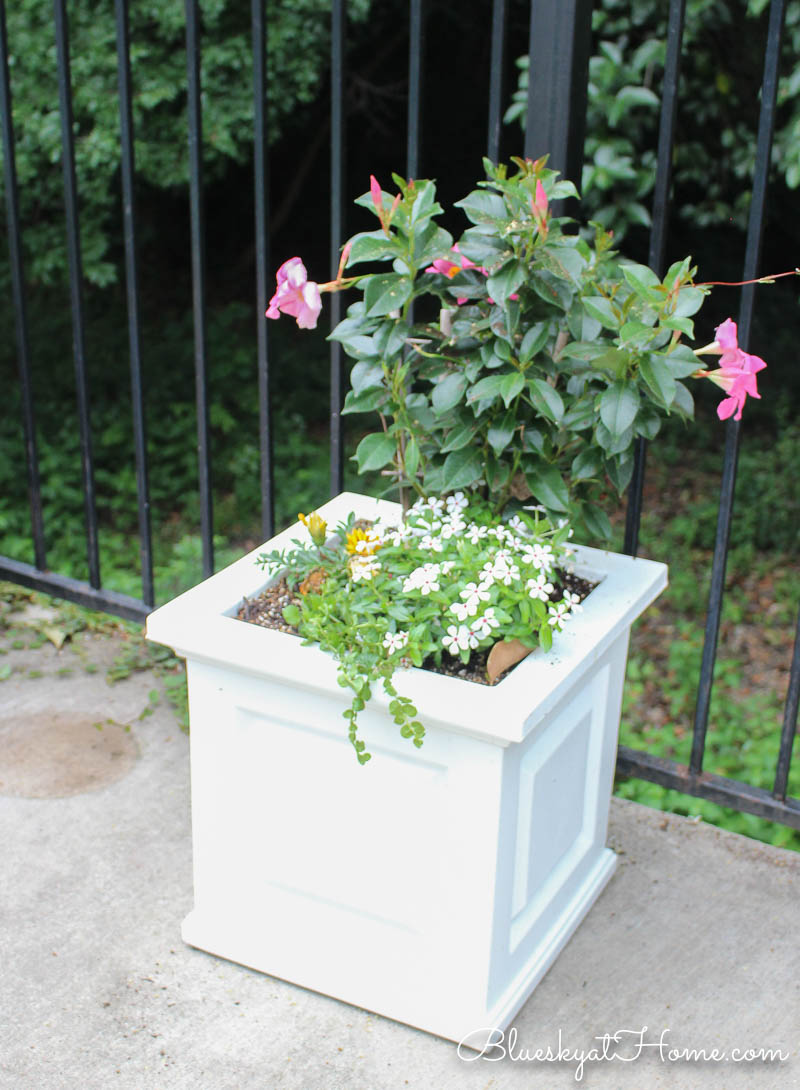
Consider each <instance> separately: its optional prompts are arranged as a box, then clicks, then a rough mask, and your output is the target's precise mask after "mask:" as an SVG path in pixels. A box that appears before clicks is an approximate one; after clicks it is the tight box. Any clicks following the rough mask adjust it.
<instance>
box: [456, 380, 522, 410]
mask: <svg viewBox="0 0 800 1090" xmlns="http://www.w3.org/2000/svg"><path fill="white" fill-rule="evenodd" d="M514 374H518V372H514ZM509 377H513V376H509V375H487V376H486V378H482V379H480V380H479V381H478V382H476V383H475V385H474V386H473V387H472V389H471V390H470V391H469V393H468V394H467V401H468V402H469V403H470V404H471V403H472V402H474V401H483V400H485V399H486V400H494V398H496V397H499V396H500V392H501V390H502V388H503V381H504V379H506V378H509Z"/></svg>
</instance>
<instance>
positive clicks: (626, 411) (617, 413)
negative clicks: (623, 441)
mask: <svg viewBox="0 0 800 1090" xmlns="http://www.w3.org/2000/svg"><path fill="white" fill-rule="evenodd" d="M639 401H640V398H639V391H638V390H637V389H636V387H635V386H633V385H632V384H631V383H627V382H615V383H613V384H612V385H611V386H609V387H608V389H607V390H606V391H605V393H604V394H603V396H602V397H601V398H600V419H601V420H602V421H603V423H604V424H605V426H606V427H607V428H608V430H609V431H610V432H611V434H612V435H613V436H614V438H618V437H619V436H620V435H622V433H623V432H624V431H626V430H627V429H628V428H629V427H630V426H631V425H632V424H633V422H634V420H635V419H636V413H637V412H638V411H639Z"/></svg>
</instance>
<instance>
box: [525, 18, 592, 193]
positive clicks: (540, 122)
mask: <svg viewBox="0 0 800 1090" xmlns="http://www.w3.org/2000/svg"><path fill="white" fill-rule="evenodd" d="M591 38H592V0H533V2H532V3H531V18H530V36H529V42H528V109H527V115H526V120H525V156H526V158H528V159H538V158H539V157H540V156H542V155H545V154H548V155H549V159H548V164H547V165H548V166H549V167H552V168H553V169H554V170H557V171H559V172H560V173H561V174H562V175H563V176H564V177H565V178H569V179H571V180H572V181H573V182H575V183H576V184H580V180H581V170H582V166H583V139H584V134H585V131H586V98H587V87H588V80H589V54H590V52H591ZM554 211H555V212H556V214H559V213H558V209H557V208H556V209H554Z"/></svg>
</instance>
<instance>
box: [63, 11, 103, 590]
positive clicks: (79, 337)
mask: <svg viewBox="0 0 800 1090" xmlns="http://www.w3.org/2000/svg"><path fill="white" fill-rule="evenodd" d="M54 14H55V27H56V56H57V65H58V98H59V107H60V113H61V148H62V151H61V154H62V165H63V172H64V203H65V206H66V218H67V260H68V265H69V286H70V302H71V307H72V343H73V352H74V356H75V383H76V387H77V398H78V425H79V429H80V440H81V468H82V473H83V499H84V510H85V515H86V551H87V559H88V564H89V583H90V585H91V586H92V587H93V588H94V589H95V590H97V589H99V587H100V554H99V548H98V538H97V510H96V504H95V491H94V459H93V457H92V434H91V424H90V419H89V391H88V382H87V376H86V349H85V338H84V326H83V291H82V285H83V265H82V261H81V239H80V232H79V230H78V187H77V181H76V176H75V146H74V138H73V117H72V89H71V77H70V63H69V27H68V23H67V12H66V6H65V0H54Z"/></svg>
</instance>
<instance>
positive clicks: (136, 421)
mask: <svg viewBox="0 0 800 1090" xmlns="http://www.w3.org/2000/svg"><path fill="white" fill-rule="evenodd" d="M115 13H116V22H117V73H118V81H119V123H120V141H121V153H122V216H123V229H124V235H125V284H126V288H127V293H128V342H129V345H130V370H131V400H132V408H133V441H134V452H135V459H136V494H137V499H138V507H139V555H140V557H141V564H142V600H143V601H144V604H145V605H146V606H151V607H152V606H154V605H155V594H154V590H153V540H152V532H151V526H150V488H149V484H148V479H147V478H148V474H147V433H146V428H145V413H144V397H143V393H142V354H141V344H140V339H139V281H138V272H137V267H136V208H135V203H134V201H135V198H134V178H135V173H136V167H135V155H134V148H133V108H132V105H131V54H130V36H129V23H128V0H115Z"/></svg>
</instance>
